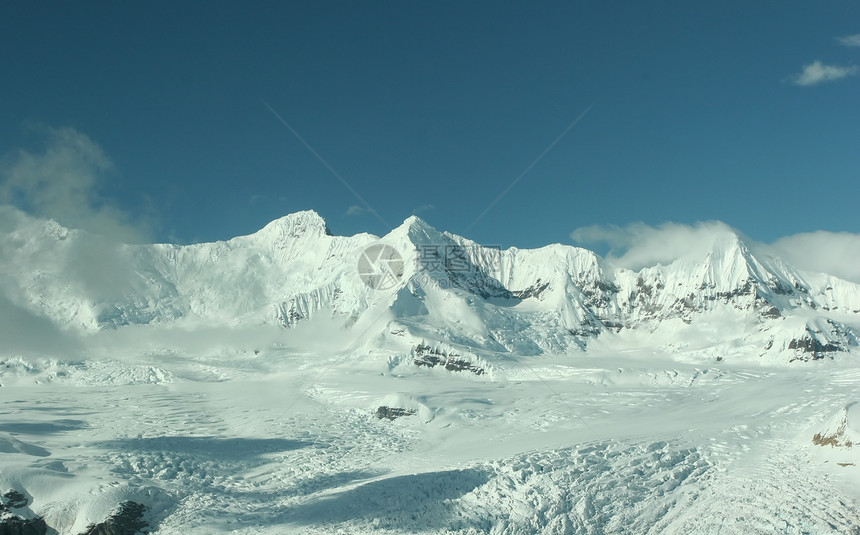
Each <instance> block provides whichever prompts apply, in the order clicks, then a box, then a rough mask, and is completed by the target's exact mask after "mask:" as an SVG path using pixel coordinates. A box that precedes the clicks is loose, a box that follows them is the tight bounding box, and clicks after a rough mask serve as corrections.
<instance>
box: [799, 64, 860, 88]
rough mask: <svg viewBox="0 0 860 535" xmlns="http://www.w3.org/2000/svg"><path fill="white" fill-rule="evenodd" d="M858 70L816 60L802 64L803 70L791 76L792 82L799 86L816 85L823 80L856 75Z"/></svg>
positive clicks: (828, 80)
mask: <svg viewBox="0 0 860 535" xmlns="http://www.w3.org/2000/svg"><path fill="white" fill-rule="evenodd" d="M858 72H860V70H858V68H857V67H854V66H852V67H842V66H839V65H825V64H823V63H821V62H820V61H818V60H816V61H814V62H812V63H810V64H809V65H804V66H803V72H801V73H800V74H796V75H794V76H793V77H792V78H791V81H792V83H794V84H795V85H801V86H812V85H818V84H822V83H825V82H833V81H835V80H840V79H842V78H846V77H848V76H854V75H856V74H857V73H858Z"/></svg>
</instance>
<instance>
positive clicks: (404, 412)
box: [375, 405, 418, 422]
mask: <svg viewBox="0 0 860 535" xmlns="http://www.w3.org/2000/svg"><path fill="white" fill-rule="evenodd" d="M414 414H418V411H417V410H415V409H404V408H402V407H386V406H385V405H383V406H381V407H379V408H378V409H376V413H375V415H376V417H377V418H379V419H380V420H390V421H392V422H393V421H394V420H396V419H398V418H402V417H403V416H412V415H414Z"/></svg>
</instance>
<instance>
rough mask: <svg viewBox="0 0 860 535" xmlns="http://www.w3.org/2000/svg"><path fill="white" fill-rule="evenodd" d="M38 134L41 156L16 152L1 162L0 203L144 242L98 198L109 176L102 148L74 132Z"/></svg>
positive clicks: (110, 170) (121, 215) (124, 217)
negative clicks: (42, 147)
mask: <svg viewBox="0 0 860 535" xmlns="http://www.w3.org/2000/svg"><path fill="white" fill-rule="evenodd" d="M37 130H38V131H39V133H41V134H42V135H43V136H44V138H45V142H46V143H45V147H44V150H43V151H42V152H37V153H33V152H30V151H27V150H23V149H21V150H18V151H15V152H13V153H9V154H7V155H5V157H4V158H3V161H2V163H0V203H6V204H12V205H15V206H18V207H19V208H22V209H24V210H25V211H27V212H29V213H31V214H33V215H36V216H38V217H46V218H52V219H54V220H56V221H58V222H59V223H61V224H63V225H65V226H68V227H72V228H82V229H85V230H88V231H90V232H95V233H98V234H104V235H107V236H111V237H114V238H118V239H121V240H124V241H141V240H142V239H144V234H145V232H143V231H142V229H140V228H137V227H135V226H134V225H132V224H131V221H130V219H129V217H128V216H127V214H125V213H124V212H123V211H121V210H120V209H119V208H117V207H115V206H114V205H112V204H111V203H109V202H108V201H107V200H105V199H104V198H102V197H101V196H100V195H99V189H100V186H101V185H102V184H103V183H104V181H105V180H106V179H107V178H108V177H109V176H110V175H111V174H112V173H113V172H114V165H113V162H111V160H110V158H108V157H107V155H106V154H105V153H104V151H103V150H102V148H101V147H100V146H99V145H98V144H97V143H95V142H94V141H93V140H92V139H90V138H89V137H88V136H87V135H85V134H83V133H81V132H78V131H77V130H75V129H73V128H50V127H37Z"/></svg>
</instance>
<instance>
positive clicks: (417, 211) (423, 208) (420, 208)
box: [412, 204, 436, 215]
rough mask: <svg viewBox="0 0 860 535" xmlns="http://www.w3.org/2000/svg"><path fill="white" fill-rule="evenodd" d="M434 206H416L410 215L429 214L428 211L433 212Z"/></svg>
mask: <svg viewBox="0 0 860 535" xmlns="http://www.w3.org/2000/svg"><path fill="white" fill-rule="evenodd" d="M435 209H436V206H434V205H432V204H422V205H420V206H416V207H415V208H413V209H412V215H418V214H420V213H421V212H429V211H430V210H435Z"/></svg>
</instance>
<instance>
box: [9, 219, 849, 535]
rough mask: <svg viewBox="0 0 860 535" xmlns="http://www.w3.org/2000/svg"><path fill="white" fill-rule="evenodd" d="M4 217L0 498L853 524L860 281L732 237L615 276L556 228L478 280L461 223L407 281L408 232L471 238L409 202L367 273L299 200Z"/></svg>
mask: <svg viewBox="0 0 860 535" xmlns="http://www.w3.org/2000/svg"><path fill="white" fill-rule="evenodd" d="M0 215H3V217H2V218H0V223H2V225H0V230H2V232H3V234H2V239H0V248H2V253H3V258H2V262H0V263H1V264H2V269H3V272H2V279H0V284H2V291H3V295H2V299H0V307H2V313H3V318H4V325H3V326H2V327H0V334H2V337H3V341H4V342H5V343H0V385H2V387H0V403H2V410H1V411H0V494H2V493H5V492H7V491H9V490H15V491H17V492H20V493H22V494H23V495H24V496H25V497H26V499H27V505H26V506H22V507H18V508H10V509H9V511H10V512H7V513H3V514H5V515H7V516H8V515H10V514H13V513H14V514H15V515H17V516H19V517H21V518H24V519H26V518H34V517H36V516H41V517H43V518H44V520H45V522H46V524H47V526H49V528H50V529H51V530H55V532H56V533H60V534H73V535H77V534H80V533H83V532H84V531H85V530H86V528H87V526H88V525H91V524H94V523H98V522H101V521H103V520H104V519H105V518H107V517H108V516H109V515H110V514H111V513H112V512H114V511H115V510H116V509H117V507H118V505H119V504H121V503H123V502H127V501H133V502H136V503H140V504H143V505H145V506H146V508H147V509H146V512H145V516H144V519H145V521H146V522H147V523H148V524H149V527H148V528H146V529H147V530H148V531H149V532H151V533H162V534H174V533H176V534H180V533H182V534H187V533H201V534H203V533H236V534H257V533H271V534H279V533H306V534H329V533H345V534H347V533H349V534H351V533H380V534H393V533H428V534H443V533H444V534H482V533H488V534H602V533H679V534H681V533H682V534H688V533H722V534H733V533H737V534H751V533H752V534H754V533H797V534H801V533H812V534H814V533H854V534H857V533H860V508H858V504H860V441H858V438H860V413H858V411H860V409H858V407H860V404H858V403H857V402H858V401H860V389H858V385H860V361H858V351H857V332H858V325H860V314H858V313H860V290H858V288H857V286H856V285H853V284H851V283H848V282H846V281H841V280H839V279H836V278H834V277H830V276H827V275H823V274H805V273H800V272H798V271H797V270H794V269H793V268H791V267H790V266H786V265H785V264H783V263H781V262H780V261H779V260H778V259H772V258H759V257H757V256H756V255H754V254H753V253H752V252H750V251H749V249H748V248H747V247H746V245H745V244H744V243H743V241H742V240H740V239H739V238H737V236H734V235H731V236H721V237H717V238H716V239H715V244H714V246H713V247H712V248H710V250H709V251H708V252H707V253H706V254H704V255H702V256H701V257H695V258H682V259H679V260H678V262H676V263H673V264H672V265H669V266H653V267H651V268H645V269H644V270H642V271H641V272H637V273H633V272H630V271H628V270H621V269H615V268H612V267H611V266H608V265H605V264H604V263H603V261H602V260H601V259H600V258H599V257H597V256H596V255H593V253H590V252H588V251H585V250H582V249H576V248H573V247H563V246H551V247H549V248H545V249H539V250H534V251H521V250H505V251H501V252H498V254H501V255H502V256H503V259H502V260H503V262H502V263H501V264H500V265H499V266H497V268H498V269H496V270H495V271H492V273H491V271H490V270H489V269H486V265H487V262H489V261H486V262H485V260H486V258H489V257H490V256H492V255H493V254H496V252H493V251H484V250H482V249H481V250H478V249H475V248H472V247H471V246H470V247H469V248H468V250H467V255H468V260H469V262H468V266H467V269H466V270H465V271H464V272H458V271H457V270H456V269H448V270H447V271H444V273H443V275H438V274H436V275H434V276H433V277H426V276H425V277H424V278H421V277H420V276H419V275H421V273H418V272H416V271H415V268H414V262H412V260H413V256H414V255H416V254H417V255H419V256H420V255H422V254H425V253H428V251H430V249H431V248H427V247H424V248H423V249H422V248H421V247H416V244H418V245H421V244H422V243H423V244H425V245H426V244H432V243H440V242H444V244H446V246H449V245H450V246H463V245H464V244H466V245H468V243H470V242H467V241H466V240H464V239H462V238H459V237H456V236H452V235H448V234H442V233H436V231H435V230H433V229H432V228H430V227H429V226H427V225H426V224H425V223H423V222H421V221H415V220H410V221H407V223H404V226H403V227H400V228H398V229H395V231H393V232H392V233H391V234H389V235H388V236H385V237H383V238H381V242H382V243H387V244H388V245H390V246H391V247H393V248H395V249H396V250H398V251H400V254H402V255H403V258H404V259H405V262H404V266H405V267H404V269H403V272H399V271H398V272H396V273H394V274H393V275H394V281H393V284H392V285H391V287H388V286H385V287H380V288H377V289H369V288H367V286H366V285H365V284H364V283H363V282H362V281H361V280H360V278H359V276H358V275H357V268H356V265H357V263H356V262H357V259H358V258H359V256H360V254H361V251H362V250H364V249H365V248H366V247H367V246H368V245H370V244H372V243H377V242H379V241H380V239H378V238H375V237H372V236H355V237H350V238H346V237H334V236H328V235H327V234H326V233H325V229H324V223H322V222H321V220H320V219H319V218H318V216H316V215H315V214H312V213H310V214H308V213H303V214H298V215H293V216H288V218H285V219H284V220H279V221H278V222H274V223H273V224H272V225H270V226H269V227H267V228H266V229H263V231H261V232H260V233H258V234H256V235H252V236H249V237H242V238H236V239H235V240H231V241H229V242H220V243H217V244H202V245H195V246H187V247H179V246H172V245H154V246H107V245H104V244H103V243H101V242H98V240H96V239H95V238H93V237H88V236H86V235H83V234H81V233H79V232H78V231H70V230H68V229H63V228H62V227H59V226H58V225H56V223H53V222H45V221H37V220H32V219H30V218H28V217H26V216H24V215H23V214H20V213H18V212H10V211H8V210H7V211H6V212H4V213H3V214H0ZM422 239H423V240H424V241H421V240H422ZM410 244H411V245H410ZM452 244H453V245H452ZM416 250H418V253H415V251H416ZM458 254H459V253H458ZM410 255H413V256H410ZM482 258H483V259H484V260H482ZM482 262H484V263H483V264H482ZM494 262H495V260H494ZM398 266H399V265H398ZM476 266H477V268H476ZM482 266H483V267H482ZM389 267H390V264H389ZM449 268H450V265H449ZM463 273H466V274H465V275H464V274H463ZM488 274H492V277H493V281H494V282H493V284H490V285H487V284H484V283H485V282H486V281H485V280H484V282H481V284H477V283H475V281H476V280H479V279H481V280H483V279H486V278H487V277H488V276H489V275H488ZM424 275H426V273H425V274H424ZM464 281H465V282H464ZM488 288H489V289H488ZM685 299H686V301H685ZM679 303H680V304H679ZM825 309H826V310H825ZM0 522H2V518H0ZM50 532H51V531H49V533H50Z"/></svg>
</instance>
